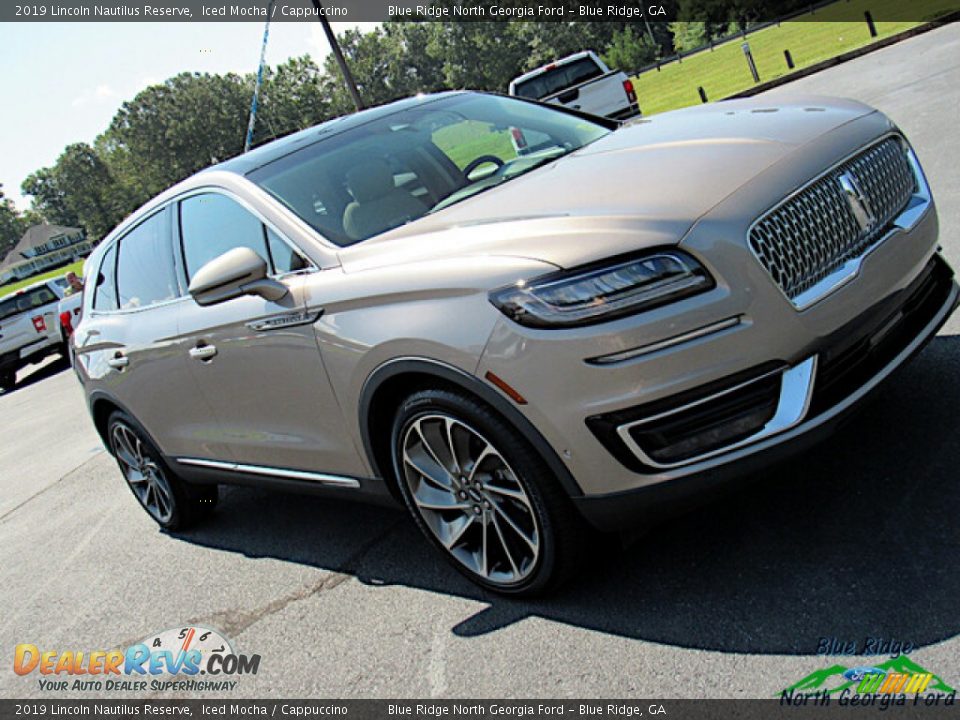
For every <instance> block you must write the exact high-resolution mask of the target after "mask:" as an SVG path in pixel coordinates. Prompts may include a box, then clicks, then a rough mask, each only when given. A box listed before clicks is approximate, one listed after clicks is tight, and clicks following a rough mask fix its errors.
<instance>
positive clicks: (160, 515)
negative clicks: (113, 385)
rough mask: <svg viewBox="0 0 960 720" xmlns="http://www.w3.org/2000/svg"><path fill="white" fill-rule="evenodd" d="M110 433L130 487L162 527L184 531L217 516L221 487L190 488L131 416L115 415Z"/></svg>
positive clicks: (111, 447) (118, 460)
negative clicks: (209, 517)
mask: <svg viewBox="0 0 960 720" xmlns="http://www.w3.org/2000/svg"><path fill="white" fill-rule="evenodd" d="M107 433H108V437H109V439H110V451H111V453H112V454H113V456H114V457H115V458H116V460H117V465H119V466H120V471H121V472H122V473H123V477H124V479H125V480H126V481H127V486H128V487H129V488H130V491H131V492H132V493H133V495H134V497H136V498H137V501H138V502H139V503H140V505H141V507H143V509H144V510H146V511H147V514H148V515H149V516H150V517H152V518H153V519H154V520H155V521H156V523H157V524H158V525H160V527H162V528H165V529H167V530H182V529H184V528H187V527H189V526H191V525H194V524H195V523H197V522H199V521H200V520H202V519H203V518H205V517H206V516H207V515H209V514H210V513H211V512H213V509H214V508H215V507H216V504H217V486H216V485H190V484H188V483H186V482H184V481H183V480H182V479H180V478H179V477H177V476H176V475H175V474H174V473H173V471H172V470H170V468H169V467H168V466H167V464H166V463H165V462H164V460H163V456H162V455H161V454H160V452H159V451H158V450H157V448H156V447H154V445H153V443H152V442H151V441H150V439H149V438H148V437H147V434H146V433H145V432H143V430H141V429H140V426H139V425H138V424H137V423H136V422H135V421H134V420H133V418H131V417H130V416H129V415H127V414H126V413H124V412H121V411H119V410H118V411H116V412H115V413H113V415H111V416H110V420H109V422H108V424H107Z"/></svg>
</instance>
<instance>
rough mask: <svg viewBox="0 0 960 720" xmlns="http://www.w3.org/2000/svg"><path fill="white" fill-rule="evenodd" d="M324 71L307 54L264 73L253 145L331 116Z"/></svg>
mask: <svg viewBox="0 0 960 720" xmlns="http://www.w3.org/2000/svg"><path fill="white" fill-rule="evenodd" d="M323 80H324V78H323V72H322V71H321V70H320V68H319V67H317V65H316V63H314V62H313V60H311V59H310V57H309V56H308V55H304V56H303V57H299V58H290V59H289V60H287V61H286V62H285V63H282V64H281V65H278V66H277V67H276V69H273V70H270V69H267V70H266V71H265V73H264V80H263V86H262V88H261V91H260V103H259V110H258V111H257V120H256V126H255V128H254V143H253V144H254V145H258V144H260V143H263V142H267V141H268V140H272V139H273V138H277V137H282V136H284V135H288V134H290V133H292V132H295V131H297V130H302V129H303V128H306V127H310V126H311V125H316V124H317V123H319V122H322V121H323V120H326V119H327V118H329V117H330V113H331V109H330V101H329V99H328V98H327V97H326V96H325V94H324V92H323Z"/></svg>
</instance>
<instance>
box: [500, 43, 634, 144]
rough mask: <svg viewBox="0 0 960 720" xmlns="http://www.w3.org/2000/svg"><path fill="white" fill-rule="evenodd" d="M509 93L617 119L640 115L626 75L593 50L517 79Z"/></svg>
mask: <svg viewBox="0 0 960 720" xmlns="http://www.w3.org/2000/svg"><path fill="white" fill-rule="evenodd" d="M509 93H510V94H511V95H516V96H518V97H524V98H530V99H531V100H539V101H541V102H549V103H554V104H556V105H563V106H565V107H568V108H572V109H574V110H582V111H583V112H588V113H591V114H593V115H603V116H605V117H609V118H613V119H615V120H624V119H626V118H629V117H632V116H634V115H638V114H639V113H640V108H639V107H638V105H637V93H636V91H635V90H634V88H633V82H632V81H631V80H630V78H629V77H627V74H626V73H624V72H620V71H618V70H611V69H610V68H608V67H607V66H606V64H605V63H604V62H603V60H601V59H600V58H599V57H598V56H597V54H596V53H595V52H593V51H592V50H583V51H582V52H578V53H574V54H573V55H568V56H567V57H565V58H561V59H560V60H557V61H556V62H552V63H550V64H549V65H544V66H543V67H539V68H537V69H536V70H531V71H530V72H528V73H524V74H523V75H521V76H520V77H518V78H514V79H513V80H511V81H510V89H509ZM518 149H519V148H518Z"/></svg>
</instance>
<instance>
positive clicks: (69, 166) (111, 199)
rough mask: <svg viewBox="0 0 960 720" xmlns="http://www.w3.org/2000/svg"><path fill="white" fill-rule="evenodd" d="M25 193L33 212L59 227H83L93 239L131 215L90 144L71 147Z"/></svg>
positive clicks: (122, 194)
mask: <svg viewBox="0 0 960 720" xmlns="http://www.w3.org/2000/svg"><path fill="white" fill-rule="evenodd" d="M23 192H24V193H25V194H28V195H32V196H33V209H34V210H35V211H36V212H37V213H38V214H39V215H41V216H42V217H43V218H44V219H45V220H47V221H48V222H51V223H56V224H58V225H67V226H75V225H79V226H81V227H83V228H84V229H86V231H87V234H88V235H89V236H90V237H92V238H101V237H103V236H104V235H106V234H107V233H108V232H109V231H110V230H111V228H113V226H114V225H116V224H117V223H118V222H119V221H120V220H121V219H123V216H124V215H126V214H127V212H129V211H130V209H131V208H130V207H129V202H128V200H127V198H126V194H125V192H124V190H123V188H121V187H120V186H119V184H118V183H117V182H116V180H115V179H114V177H113V175H112V174H111V172H110V169H109V168H108V167H107V164H106V163H105V162H104V161H103V159H102V158H101V157H100V156H99V154H98V153H97V151H96V150H94V148H92V147H91V146H90V145H87V144H86V143H75V144H73V145H68V146H67V148H66V149H65V150H64V151H63V153H62V154H61V155H60V157H59V158H57V162H56V163H55V164H54V165H53V166H52V167H49V168H42V169H40V170H38V171H37V172H35V173H33V174H32V175H30V176H29V177H28V178H27V179H26V180H25V181H24V183H23Z"/></svg>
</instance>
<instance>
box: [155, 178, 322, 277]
mask: <svg viewBox="0 0 960 720" xmlns="http://www.w3.org/2000/svg"><path fill="white" fill-rule="evenodd" d="M210 193H215V194H218V195H223V196H224V197H226V198H229V199H230V200H233V201H234V202H235V203H237V204H238V205H240V206H241V207H242V208H243V209H244V210H246V211H247V212H249V213H250V214H251V215H253V216H254V217H255V218H256V219H257V220H259V221H260V222H261V223H263V225H264V226H266V227H267V228H268V229H269V230H272V231H273V233H274V234H275V235H276V236H277V237H278V238H280V240H281V241H282V242H283V243H284V244H286V245H287V246H288V247H289V248H290V249H292V250H293V251H294V252H296V253H297V255H299V256H300V257H302V258H303V259H304V260H306V261H307V263H308V264H309V267H305V268H300V269H299V270H291V271H290V272H285V273H270V274H269V275H268V276H267V277H270V278H273V279H274V280H282V279H283V278H285V277H289V276H291V275H305V274H308V273H313V272H317V271H319V270H320V268H319V267H317V264H316V263H315V262H314V261H313V258H311V257H310V255H309V254H308V253H306V252H304V250H303V248H301V247H300V246H299V245H297V244H296V243H295V242H293V240H291V239H290V238H289V237H287V234H286V233H285V232H283V231H282V230H280V228H278V227H277V226H276V224H275V223H273V222H271V221H270V220H268V219H267V218H265V217H264V216H263V213H261V212H260V211H259V210H257V209H256V208H255V207H254V206H253V205H251V204H250V203H249V202H248V201H247V200H245V199H244V198H242V197H240V196H239V195H237V194H236V193H235V192H233V191H232V190H229V189H228V188H225V187H223V186H221V185H203V186H201V187H195V188H190V189H189V190H185V191H184V192H182V193H180V194H179V195H177V196H176V197H174V198H173V199H171V201H170V202H171V203H176V205H177V207H176V208H174V214H175V216H176V217H175V220H176V231H177V239H178V240H179V243H177V245H178V247H176V248H174V249H175V250H178V251H180V252H181V253H183V234H182V232H181V227H180V203H181V202H183V201H184V200H188V199H190V198H191V197H193V196H195V195H208V194H210ZM182 262H183V273H184V276H185V279H186V281H187V284H188V285H189V284H190V277H189V275H188V274H187V266H186V261H185V260H183V261H182Z"/></svg>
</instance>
